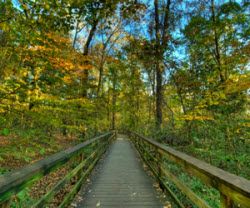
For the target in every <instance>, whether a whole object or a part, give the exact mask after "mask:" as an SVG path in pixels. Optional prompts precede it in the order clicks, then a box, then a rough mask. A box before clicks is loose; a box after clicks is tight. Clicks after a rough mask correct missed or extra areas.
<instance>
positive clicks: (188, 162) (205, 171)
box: [131, 131, 250, 207]
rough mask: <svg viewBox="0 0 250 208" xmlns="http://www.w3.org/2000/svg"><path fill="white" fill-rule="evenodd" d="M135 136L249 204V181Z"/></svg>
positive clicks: (233, 197)
mask: <svg viewBox="0 0 250 208" xmlns="http://www.w3.org/2000/svg"><path fill="white" fill-rule="evenodd" d="M131 133H133V134H135V135H136V136H137V137H139V138H141V139H143V140H145V141H147V142H148V143H149V144H151V145H154V146H155V147H157V148H158V149H159V152H160V153H161V154H163V155H165V156H166V157H168V158H169V159H171V160H172V161H174V162H175V163H177V164H179V165H181V166H182V167H184V168H185V170H187V171H188V172H190V173H192V174H193V175H195V176H196V177H198V178H200V179H202V180H203V181H204V182H205V183H206V184H208V185H210V186H212V187H214V188H216V189H218V190H219V191H220V192H221V193H223V194H224V195H226V196H228V197H229V198H231V199H232V200H234V201H235V202H237V203H239V204H241V205H242V206H245V207H248V206H249V204H250V181H249V180H247V179H245V178H242V177H239V176H236V175H234V174H231V173H228V172H226V171H224V170H222V169H219V168H217V167H214V166H212V165H209V164H208V163H205V162H203V161H200V160H198V159H196V158H193V157H191V156H188V155H186V154H184V153H182V152H179V151H177V150H174V149H172V148H170V147H166V146H164V145H162V144H160V143H158V142H155V141H152V140H150V139H148V138H146V137H143V136H141V135H139V134H137V133H136V132H132V131H131Z"/></svg>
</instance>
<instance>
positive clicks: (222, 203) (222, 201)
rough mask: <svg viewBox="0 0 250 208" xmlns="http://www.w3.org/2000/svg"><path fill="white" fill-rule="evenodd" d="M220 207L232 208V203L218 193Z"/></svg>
mask: <svg viewBox="0 0 250 208" xmlns="http://www.w3.org/2000/svg"><path fill="white" fill-rule="evenodd" d="M220 206H221V208H233V207H234V206H233V201H232V199H230V198H229V197H228V196H226V195H224V194H222V193H220Z"/></svg>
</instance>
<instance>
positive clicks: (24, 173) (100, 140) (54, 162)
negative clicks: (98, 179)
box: [0, 131, 115, 208]
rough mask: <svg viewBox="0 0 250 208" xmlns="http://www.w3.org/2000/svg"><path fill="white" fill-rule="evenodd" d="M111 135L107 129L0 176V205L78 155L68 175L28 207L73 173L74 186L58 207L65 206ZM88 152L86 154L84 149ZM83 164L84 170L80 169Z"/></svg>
mask: <svg viewBox="0 0 250 208" xmlns="http://www.w3.org/2000/svg"><path fill="white" fill-rule="evenodd" d="M114 137H115V131H111V132H109V133H106V134H104V135H102V136H99V137H97V138H94V139H91V140H89V141H87V142H84V143H82V144H79V145H77V146H75V147H73V148H70V149H68V150H65V151H62V152H59V153H57V154H54V155H52V156H50V157H47V158H45V159H43V160H40V161H37V162H35V163H32V164H29V165H27V166H24V167H22V168H19V169H17V170H14V171H12V172H9V173H6V174H4V175H1V176H0V207H2V208H6V207H10V203H11V199H12V196H14V195H16V194H18V193H19V192H20V191H22V190H23V189H25V188H27V187H29V186H30V185H31V184H33V183H34V182H36V181H38V180H39V179H41V178H42V177H43V176H45V175H47V174H48V173H50V172H52V171H54V170H55V169H57V168H59V167H61V166H62V165H63V164H65V163H67V162H69V161H71V160H72V159H73V158H76V157H78V158H79V165H78V166H77V167H75V168H74V169H73V170H72V171H71V172H70V173H68V175H66V176H65V177H64V178H63V179H62V180H61V181H60V182H58V183H57V184H56V185H55V186H54V187H53V188H52V189H51V190H50V191H49V192H48V193H46V194H45V195H44V196H43V197H42V198H41V199H39V200H38V201H37V202H36V203H35V204H33V205H31V206H30V207H43V206H44V205H45V204H46V203H48V202H49V201H50V199H51V198H52V197H53V196H55V195H56V193H57V192H58V191H59V190H60V189H61V188H62V187H63V186H64V185H65V184H66V183H67V182H68V181H69V180H70V179H71V178H72V177H74V176H75V177H77V181H78V182H77V183H76V184H75V186H74V188H73V189H72V190H71V191H70V192H69V193H68V195H67V196H66V197H65V198H64V200H63V201H62V202H61V204H60V206H59V207H65V206H66V205H67V204H68V202H69V201H70V200H71V198H72V197H73V196H74V194H75V193H76V192H77V191H78V190H79V188H80V186H81V184H82V181H83V180H84V179H85V178H86V177H87V176H88V174H89V173H90V171H91V170H92V169H93V167H94V166H95V164H96V163H97V162H98V160H99V159H100V158H101V156H102V155H103V153H104V152H105V151H106V150H107V148H108V146H109V144H110V143H111V142H112V140H113V138H114ZM87 149H88V150H89V151H91V154H90V155H89V156H88V157H87V158H86V156H85V157H84V153H85V151H86V150H87ZM83 168H86V170H85V171H84V172H83Z"/></svg>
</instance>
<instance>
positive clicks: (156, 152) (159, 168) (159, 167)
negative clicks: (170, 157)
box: [155, 147, 164, 190]
mask: <svg viewBox="0 0 250 208" xmlns="http://www.w3.org/2000/svg"><path fill="white" fill-rule="evenodd" d="M155 154H156V159H157V164H156V166H157V169H158V170H157V172H158V176H159V178H160V179H162V170H161V163H162V161H163V156H162V154H161V153H160V152H159V151H158V149H157V147H155ZM159 185H160V188H161V189H162V190H164V187H163V186H162V184H161V181H160V180H159Z"/></svg>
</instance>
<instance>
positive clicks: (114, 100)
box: [112, 73, 116, 130]
mask: <svg viewBox="0 0 250 208" xmlns="http://www.w3.org/2000/svg"><path fill="white" fill-rule="evenodd" d="M115 85H116V75H115V73H114V74H113V109H112V129H113V130H114V129H115V110H116V109H115V104H116V93H115Z"/></svg>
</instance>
